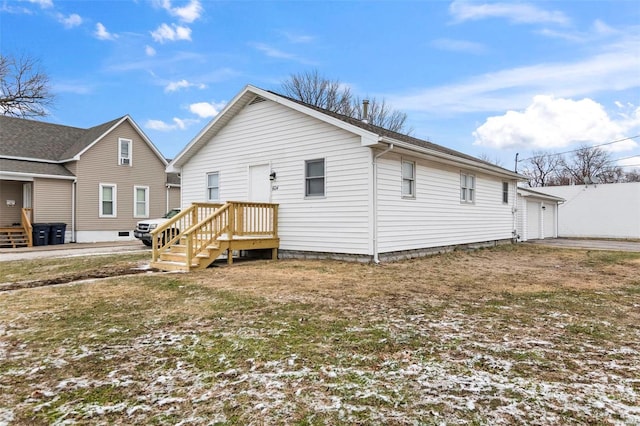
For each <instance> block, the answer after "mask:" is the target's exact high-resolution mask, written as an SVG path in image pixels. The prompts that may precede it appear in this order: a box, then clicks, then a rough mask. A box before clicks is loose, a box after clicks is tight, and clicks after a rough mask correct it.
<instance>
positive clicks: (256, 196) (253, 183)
mask: <svg viewBox="0 0 640 426" xmlns="http://www.w3.org/2000/svg"><path fill="white" fill-rule="evenodd" d="M270 171H271V166H270V165H269V164H259V165H257V166H249V201H255V202H259V203H269V202H271V181H270V180H269V173H270Z"/></svg>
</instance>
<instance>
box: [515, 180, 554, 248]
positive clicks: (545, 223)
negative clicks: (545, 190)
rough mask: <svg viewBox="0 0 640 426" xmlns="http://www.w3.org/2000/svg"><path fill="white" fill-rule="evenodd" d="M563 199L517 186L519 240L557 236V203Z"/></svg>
mask: <svg viewBox="0 0 640 426" xmlns="http://www.w3.org/2000/svg"><path fill="white" fill-rule="evenodd" d="M563 201H564V199H563V198H560V197H556V196H553V195H547V194H542V193H540V192H537V191H534V190H531V189H529V188H518V202H517V213H516V231H517V233H518V235H517V236H518V240H519V241H527V240H539V239H544V238H557V237H558V203H561V202H563Z"/></svg>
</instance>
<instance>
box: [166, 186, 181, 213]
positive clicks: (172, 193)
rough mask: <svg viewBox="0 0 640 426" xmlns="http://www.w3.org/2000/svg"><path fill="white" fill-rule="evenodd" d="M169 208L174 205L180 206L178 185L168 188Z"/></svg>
mask: <svg viewBox="0 0 640 426" xmlns="http://www.w3.org/2000/svg"><path fill="white" fill-rule="evenodd" d="M168 207H169V208H168V209H167V211H168V210H170V209H172V208H174V207H180V188H179V187H175V186H173V187H171V188H169V206H168Z"/></svg>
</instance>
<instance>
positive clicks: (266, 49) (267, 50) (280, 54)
mask: <svg viewBox="0 0 640 426" xmlns="http://www.w3.org/2000/svg"><path fill="white" fill-rule="evenodd" d="M252 46H253V47H255V48H256V49H258V50H259V51H261V52H262V53H264V54H265V55H267V56H269V57H270V58H278V59H295V55H293V54H291V53H287V52H284V51H282V50H279V49H276V48H275V47H271V46H269V45H267V44H264V43H253V44H252Z"/></svg>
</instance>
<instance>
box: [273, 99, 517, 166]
mask: <svg viewBox="0 0 640 426" xmlns="http://www.w3.org/2000/svg"><path fill="white" fill-rule="evenodd" d="M269 92H270V93H272V94H274V95H277V96H280V97H281V98H285V99H288V100H290V101H293V102H296V103H298V104H300V105H304V106H306V107H307V108H311V109H314V110H316V111H319V112H321V113H323V114H326V115H328V116H331V117H334V118H337V119H338V120H341V121H344V122H345V123H349V124H351V125H353V126H356V127H359V128H361V129H364V130H366V131H368V132H371V133H374V134H377V135H379V136H382V137H387V138H391V139H395V140H397V141H401V142H406V143H408V144H411V145H414V146H417V147H420V148H427V149H430V150H433V151H437V152H441V153H443V154H448V155H452V156H455V157H460V158H464V159H467V160H471V161H475V162H477V163H483V164H486V165H489V166H492V167H499V166H496V165H495V164H492V163H489V162H487V161H484V160H481V159H479V158H476V157H473V156H471V155H467V154H465V153H463V152H460V151H456V150H453V149H449V148H447V147H445V146H442V145H438V144H435V143H433V142H429V141H426V140H423V139H418V138H415V137H413V136H409V135H405V134H402V133H398V132H394V131H391V130H388V129H385V128H383V127H380V126H374V125H373V124H369V123H365V122H363V121H362V120H359V119H357V118H353V117H349V116H347V115H342V114H338V113H336V112H333V111H330V110H327V109H324V108H319V107H317V106H314V105H311V104H308V103H305V102H302V101H299V100H297V99H294V98H289V97H287V96H284V95H281V94H280V93H276V92H272V91H269ZM499 168H502V167H499ZM504 170H506V171H508V172H510V173H513V172H511V171H510V170H507V169H504Z"/></svg>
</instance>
